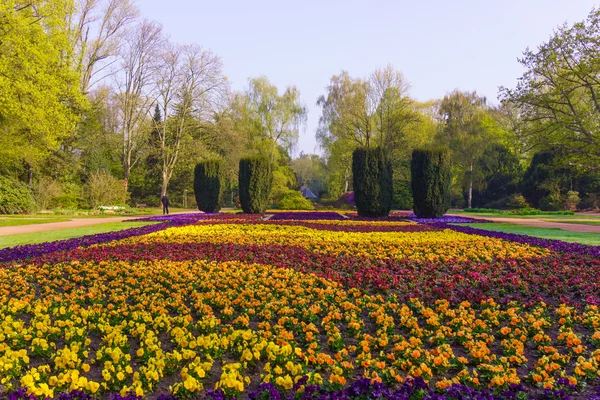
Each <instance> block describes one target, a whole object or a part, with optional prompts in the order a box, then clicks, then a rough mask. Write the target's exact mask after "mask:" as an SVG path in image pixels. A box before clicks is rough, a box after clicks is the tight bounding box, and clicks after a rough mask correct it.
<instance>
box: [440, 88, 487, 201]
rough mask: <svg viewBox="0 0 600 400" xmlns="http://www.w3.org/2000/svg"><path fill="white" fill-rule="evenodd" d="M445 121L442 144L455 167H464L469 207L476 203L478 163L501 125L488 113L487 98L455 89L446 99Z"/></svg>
mask: <svg viewBox="0 0 600 400" xmlns="http://www.w3.org/2000/svg"><path fill="white" fill-rule="evenodd" d="M439 113H440V115H441V116H442V119H443V121H444V123H443V127H442V129H441V131H440V135H439V137H438V141H439V142H440V143H442V144H444V145H447V146H448V147H449V148H450V149H451V151H452V155H453V164H454V165H456V166H458V167H459V168H460V172H461V174H463V176H464V185H465V187H466V190H467V207H469V208H471V206H472V202H473V186H474V183H475V179H476V174H477V170H476V168H477V161H478V159H479V158H480V157H481V156H482V154H483V152H484V151H485V149H486V148H487V146H489V145H490V144H491V143H492V141H493V140H495V138H496V137H495V136H494V135H493V131H494V130H498V129H499V128H498V126H497V124H496V122H495V121H494V120H493V118H492V117H491V116H490V115H489V113H487V111H486V99H485V98H484V97H481V96H479V95H477V93H476V92H461V91H459V90H455V91H453V92H451V93H449V94H448V95H446V96H444V99H443V100H442V102H441V104H440V108H439Z"/></svg>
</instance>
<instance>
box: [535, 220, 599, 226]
mask: <svg viewBox="0 0 600 400" xmlns="http://www.w3.org/2000/svg"><path fill="white" fill-rule="evenodd" d="M544 221H548V222H562V223H563V224H581V225H600V220H593V219H592V220H589V219H588V220H585V219H545V220H544Z"/></svg>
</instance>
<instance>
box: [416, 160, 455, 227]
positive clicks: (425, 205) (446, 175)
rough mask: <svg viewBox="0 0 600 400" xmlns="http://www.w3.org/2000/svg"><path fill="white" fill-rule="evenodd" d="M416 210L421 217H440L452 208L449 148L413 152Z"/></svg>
mask: <svg viewBox="0 0 600 400" xmlns="http://www.w3.org/2000/svg"><path fill="white" fill-rule="evenodd" d="M411 177H412V180H411V186H412V192H413V198H414V203H413V210H414V212H415V215H416V216H417V217H419V218H439V217H441V216H443V215H444V214H445V213H446V211H448V208H449V206H450V200H451V193H452V192H451V186H450V183H451V178H452V176H451V170H450V153H449V152H448V150H446V149H441V148H438V149H416V150H414V151H413V153H412V162H411Z"/></svg>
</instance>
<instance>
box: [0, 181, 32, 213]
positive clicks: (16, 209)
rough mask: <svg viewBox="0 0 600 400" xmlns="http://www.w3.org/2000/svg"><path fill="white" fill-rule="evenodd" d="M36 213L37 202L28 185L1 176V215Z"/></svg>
mask: <svg viewBox="0 0 600 400" xmlns="http://www.w3.org/2000/svg"><path fill="white" fill-rule="evenodd" d="M33 211H35V202H34V201H33V196H32V195H31V191H30V190H29V188H28V187H27V185H25V184H23V183H21V182H19V181H17V180H14V179H10V178H6V177H4V176H0V214H24V213H30V212H33Z"/></svg>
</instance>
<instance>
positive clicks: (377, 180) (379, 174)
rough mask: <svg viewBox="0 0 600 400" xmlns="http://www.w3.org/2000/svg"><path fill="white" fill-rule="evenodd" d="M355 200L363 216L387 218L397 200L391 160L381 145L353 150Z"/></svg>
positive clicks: (360, 214) (359, 212) (359, 213)
mask: <svg viewBox="0 0 600 400" xmlns="http://www.w3.org/2000/svg"><path fill="white" fill-rule="evenodd" d="M352 175H353V186H354V201H355V202H356V209H357V211H358V215H359V216H361V217H385V216H387V215H388V214H389V212H390V210H391V208H392V204H393V201H394V188H393V183H392V163H391V160H390V159H389V157H388V156H387V153H386V152H385V150H383V149H382V148H380V147H375V148H366V147H361V148H358V149H356V150H354V152H353V153H352Z"/></svg>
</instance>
